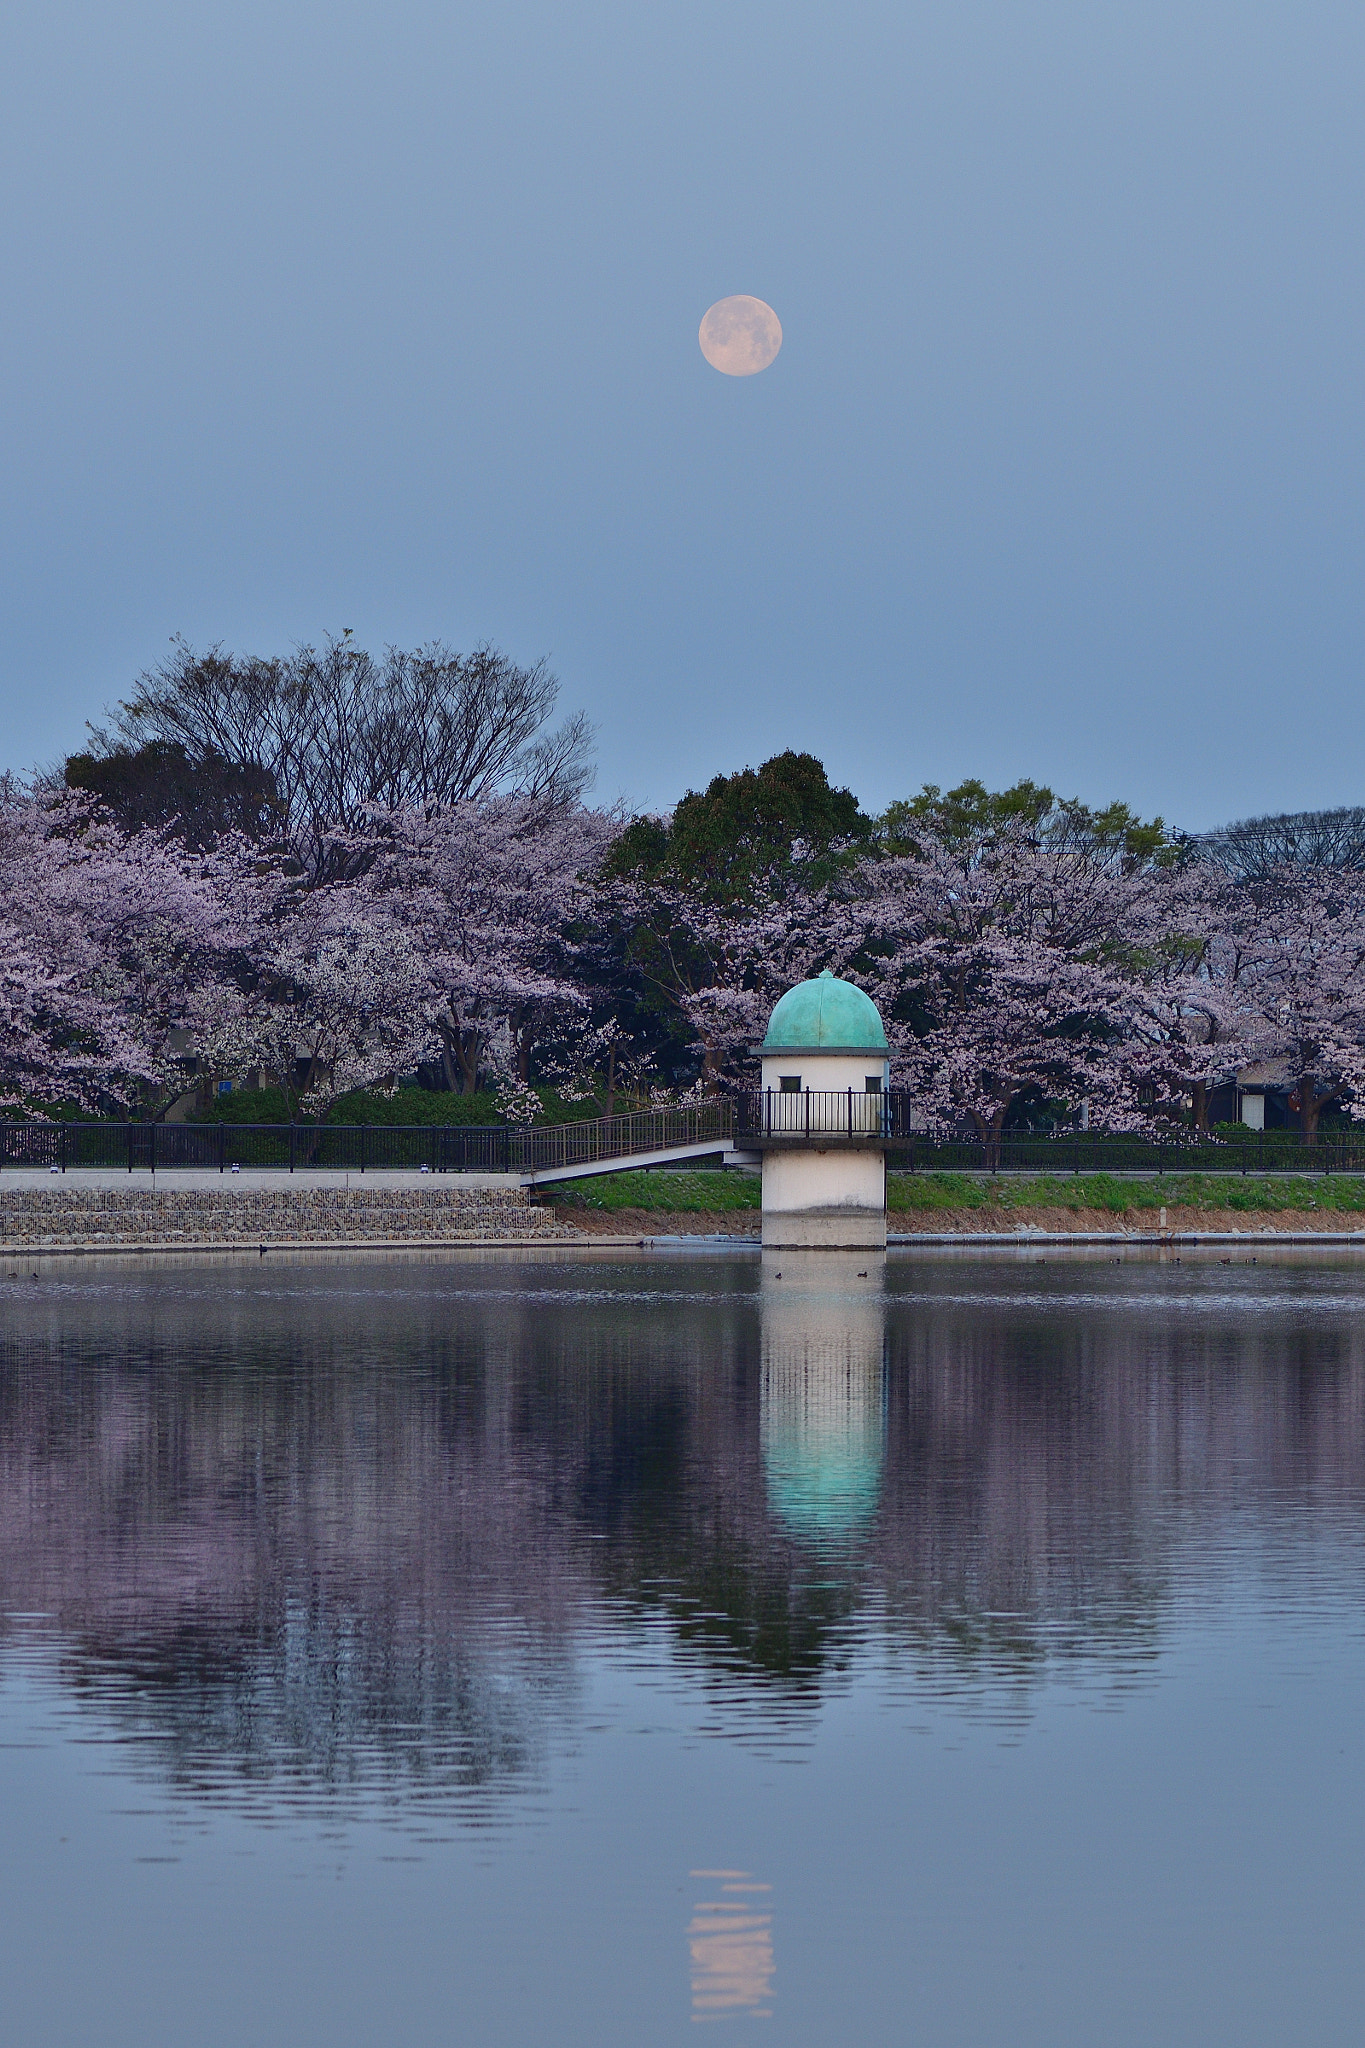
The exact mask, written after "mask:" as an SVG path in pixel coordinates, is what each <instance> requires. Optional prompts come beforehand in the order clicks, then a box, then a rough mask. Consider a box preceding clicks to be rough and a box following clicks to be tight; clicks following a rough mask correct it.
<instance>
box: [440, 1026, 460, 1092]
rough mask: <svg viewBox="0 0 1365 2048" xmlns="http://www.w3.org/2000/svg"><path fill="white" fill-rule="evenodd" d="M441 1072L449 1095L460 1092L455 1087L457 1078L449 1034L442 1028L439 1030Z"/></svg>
mask: <svg viewBox="0 0 1365 2048" xmlns="http://www.w3.org/2000/svg"><path fill="white" fill-rule="evenodd" d="M441 1072H442V1074H443V1075H444V1076H445V1084H446V1087H447V1088H448V1089H449V1090H450V1093H451V1094H452V1095H458V1094H459V1092H460V1090H459V1088H458V1087H457V1086H456V1081H457V1078H458V1077H457V1074H456V1069H455V1060H454V1057H453V1055H452V1053H451V1050H450V1034H449V1032H448V1031H446V1030H445V1028H444V1026H443V1027H442V1030H441Z"/></svg>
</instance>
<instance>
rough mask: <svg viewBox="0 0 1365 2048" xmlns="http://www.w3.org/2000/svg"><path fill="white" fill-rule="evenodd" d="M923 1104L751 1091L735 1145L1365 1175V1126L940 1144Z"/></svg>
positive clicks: (952, 1160) (890, 1092) (1026, 1162)
mask: <svg viewBox="0 0 1365 2048" xmlns="http://www.w3.org/2000/svg"><path fill="white" fill-rule="evenodd" d="M921 1117H922V1112H921V1110H920V1107H919V1098H918V1097H917V1096H916V1095H915V1094H914V1093H913V1091H912V1090H910V1089H906V1088H889V1089H885V1090H883V1091H882V1092H881V1093H876V1092H874V1093H871V1094H867V1093H864V1092H863V1091H861V1090H859V1089H856V1088H847V1089H826V1090H820V1089H803V1090H801V1091H799V1092H798V1091H796V1090H793V1091H792V1092H791V1093H787V1092H786V1091H784V1090H777V1089H757V1088H756V1089H752V1090H750V1091H749V1092H747V1093H746V1094H743V1095H740V1096H739V1097H737V1098H736V1105H735V1140H736V1143H738V1144H740V1145H744V1144H745V1143H750V1144H753V1145H754V1146H756V1147H758V1148H759V1149H765V1148H766V1147H769V1146H774V1147H793V1148H795V1147H799V1146H800V1145H801V1144H802V1143H803V1142H804V1141H805V1140H806V1139H810V1140H812V1141H813V1142H816V1143H822V1144H826V1145H828V1144H837V1143H838V1142H840V1141H841V1140H842V1141H844V1142H852V1143H854V1144H857V1143H858V1142H860V1141H862V1142H867V1143H873V1144H875V1143H877V1142H878V1141H880V1143H881V1144H882V1145H883V1146H884V1147H885V1150H886V1158H887V1164H888V1165H889V1166H890V1167H892V1168H893V1169H894V1170H896V1171H898V1172H903V1173H904V1172H909V1173H915V1172H937V1173H953V1172H958V1173H969V1172H975V1173H982V1172H985V1173H1188V1172H1206V1173H1245V1174H1252V1173H1365V1124H1362V1125H1361V1126H1360V1128H1359V1129H1358V1130H1354V1129H1346V1130H1343V1129H1341V1128H1340V1126H1338V1127H1337V1128H1335V1129H1333V1130H1330V1131H1325V1132H1322V1133H1321V1134H1320V1135H1319V1136H1318V1137H1316V1138H1311V1139H1310V1138H1307V1137H1305V1136H1304V1134H1303V1132H1302V1131H1253V1130H1250V1129H1246V1130H1238V1131H1236V1132H1235V1133H1234V1134H1226V1133H1221V1132H1220V1133H1217V1134H1212V1135H1209V1134H1204V1133H1201V1132H1198V1131H1194V1130H1181V1129H1172V1130H1170V1131H1166V1132H1161V1133H1158V1134H1151V1135H1146V1136H1133V1135H1125V1134H1121V1133H1114V1132H1109V1131H1057V1132H1030V1131H1019V1132H1008V1133H1006V1134H1005V1135H1004V1136H1002V1137H999V1138H995V1139H983V1138H976V1137H954V1138H943V1137H936V1136H932V1135H931V1134H930V1133H929V1132H927V1131H925V1130H923V1129H922V1128H918V1126H919V1125H920V1122H921Z"/></svg>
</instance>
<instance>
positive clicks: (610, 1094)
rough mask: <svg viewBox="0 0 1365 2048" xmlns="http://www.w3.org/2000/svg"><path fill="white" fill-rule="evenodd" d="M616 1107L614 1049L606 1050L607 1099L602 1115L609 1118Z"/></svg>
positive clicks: (609, 1047)
mask: <svg viewBox="0 0 1365 2048" xmlns="http://www.w3.org/2000/svg"><path fill="white" fill-rule="evenodd" d="M615 1106H616V1047H615V1046H614V1045H612V1046H608V1048H607V1099H606V1103H605V1104H604V1107H603V1114H604V1115H605V1116H610V1115H611V1113H612V1111H613V1109H614V1108H615Z"/></svg>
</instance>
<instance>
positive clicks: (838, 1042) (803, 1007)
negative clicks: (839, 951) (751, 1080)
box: [762, 968, 887, 1053]
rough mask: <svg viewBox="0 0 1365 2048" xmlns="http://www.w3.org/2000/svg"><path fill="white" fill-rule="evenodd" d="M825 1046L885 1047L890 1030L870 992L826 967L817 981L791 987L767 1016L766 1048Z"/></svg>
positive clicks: (848, 1048)
mask: <svg viewBox="0 0 1365 2048" xmlns="http://www.w3.org/2000/svg"><path fill="white" fill-rule="evenodd" d="M802 1047H810V1048H811V1050H812V1051H818V1050H819V1049H821V1048H822V1047H823V1048H825V1049H827V1050H830V1051H833V1050H834V1049H835V1048H836V1047H837V1048H838V1049H839V1050H840V1051H842V1052H864V1051H866V1052H881V1053H884V1052H885V1051H886V1049H887V1046H886V1033H885V1031H884V1030H883V1029H882V1020H881V1018H880V1016H879V1015H878V1014H877V1005H876V1004H875V1003H874V1002H873V1000H872V998H871V996H865V995H864V994H863V992H862V990H861V989H860V988H855V987H854V986H853V983H852V982H851V981H840V980H839V979H838V977H837V976H836V975H833V974H831V973H830V971H829V969H828V968H826V969H825V971H824V973H823V974H817V975H816V977H815V979H814V981H799V982H798V983H797V984H796V987H795V988H789V989H788V990H787V993H786V994H785V995H784V996H783V998H782V1000H781V1002H780V1003H779V1004H778V1005H777V1008H776V1009H775V1010H774V1011H773V1013H772V1016H771V1017H770V1018H769V1019H768V1035H767V1037H766V1038H765V1039H764V1041H763V1046H762V1050H763V1051H764V1052H795V1051H797V1050H798V1048H802Z"/></svg>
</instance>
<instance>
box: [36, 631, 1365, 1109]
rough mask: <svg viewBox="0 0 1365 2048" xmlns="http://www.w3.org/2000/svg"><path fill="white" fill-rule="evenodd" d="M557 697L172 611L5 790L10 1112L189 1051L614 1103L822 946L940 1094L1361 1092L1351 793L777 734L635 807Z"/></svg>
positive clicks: (736, 1053)
mask: <svg viewBox="0 0 1365 2048" xmlns="http://www.w3.org/2000/svg"><path fill="white" fill-rule="evenodd" d="M557 696H558V689H557V685H556V682H555V679H554V677H553V676H552V675H551V674H550V673H549V671H548V670H547V669H546V668H545V667H544V666H543V665H542V666H538V667H534V668H530V669H527V668H522V667H519V666H518V665H516V664H515V663H513V662H511V661H509V660H508V659H507V657H506V656H504V655H502V654H501V653H499V652H498V651H497V650H496V649H493V648H487V647H485V648H481V649H477V650H475V652H474V653H473V654H472V655H460V654H456V653H454V652H453V651H451V650H450V649H448V648H445V647H442V646H439V645H433V646H429V647H426V648H421V649H418V650H416V651H414V652H410V653H409V652H404V651H401V650H396V649H394V650H390V651H389V652H388V653H387V654H386V655H385V656H384V658H383V659H382V660H375V659H373V658H372V657H371V656H370V655H369V654H367V653H366V652H365V651H364V650H363V649H360V648H358V647H357V646H356V645H355V644H354V642H353V640H352V639H351V638H350V636H349V635H346V636H343V637H342V639H340V640H337V641H331V642H328V643H326V644H325V645H324V646H323V647H322V648H321V649H320V650H318V649H311V648H305V649H302V650H300V651H299V652H297V653H296V654H294V655H292V656H290V657H288V658H285V659H276V660H269V661H264V660H250V659H246V660H244V659H240V658H236V657H233V656H231V655H228V654H225V653H224V652H222V651H221V650H218V649H214V650H210V652H209V653H207V654H196V653H195V652H194V651H193V650H192V649H190V648H189V647H187V646H185V645H183V644H182V643H176V645H175V646H174V648H173V650H172V655H171V658H170V659H169V660H168V662H167V663H166V664H165V665H163V667H162V668H160V669H158V670H157V671H155V672H154V673H152V674H150V675H147V676H145V677H143V678H142V680H141V682H140V683H139V685H138V687H137V689H136V691H135V692H134V693H133V695H132V697H131V698H130V699H129V700H128V701H127V702H126V703H124V704H121V705H120V706H118V707H117V709H116V711H115V712H114V714H113V715H112V716H111V718H110V719H109V721H108V723H107V725H106V726H105V727H104V728H102V729H100V730H98V731H95V732H94V733H93V734H92V737H91V742H90V744H89V746H88V747H87V748H86V749H85V750H84V751H83V752H81V753H79V754H75V755H73V756H71V757H70V758H69V759H68V760H67V761H66V762H65V763H64V765H63V767H62V769H61V770H60V771H59V772H57V773H54V774H52V775H49V776H46V777H40V778H38V779H37V780H36V781H35V782H34V783H33V784H31V785H26V786H23V787H20V786H18V785H15V784H11V785H10V786H8V787H7V788H6V790H5V791H4V795H3V802H0V946H2V947H3V967H2V970H0V971H2V973H3V989H2V1000H3V1005H4V1021H5V1030H4V1033H3V1046H2V1047H0V1090H2V1091H3V1096H4V1101H5V1104H6V1105H7V1106H8V1108H9V1111H10V1113H11V1114H14V1113H30V1114H31V1113H46V1112H50V1111H52V1110H54V1109H58V1108H59V1107H60V1106H62V1105H67V1106H71V1107H73V1108H82V1109H85V1110H87V1111H96V1112H103V1113H121V1114H138V1115H151V1116H155V1115H160V1114H164V1113H165V1112H166V1110H167V1108H168V1107H169V1106H170V1104H171V1103H172V1102H174V1101H175V1100H176V1099H177V1098H183V1096H184V1094H185V1092H186V1089H187V1086H188V1084H189V1078H190V1075H191V1073H193V1076H194V1081H195V1085H196V1086H197V1087H199V1088H200V1089H201V1090H204V1091H206V1092H207V1091H209V1090H212V1089H213V1088H215V1087H217V1086H218V1085H220V1084H222V1083H224V1082H229V1083H234V1084H236V1085H239V1086H240V1085H241V1084H242V1083H243V1082H244V1081H248V1080H251V1081H257V1082H259V1081H263V1080H268V1081H269V1082H271V1083H272V1084H273V1085H274V1086H276V1087H277V1088H279V1089H281V1090H283V1091H284V1095H285V1098H286V1103H287V1108H288V1112H289V1114H291V1115H293V1116H310V1117H311V1116H316V1115H320V1114H325V1113H326V1111H327V1108H328V1106H329V1104H330V1103H331V1102H332V1101H334V1100H335V1099H336V1098H337V1097H338V1096H340V1095H342V1094H344V1093H347V1092H348V1091H351V1090H353V1089H357V1088H381V1089H392V1088H394V1087H396V1086H397V1085H399V1083H401V1082H402V1081H404V1080H405V1079H410V1078H412V1077H414V1076H420V1077H421V1078H422V1080H423V1081H424V1082H425V1083H426V1084H427V1085H428V1086H436V1087H443V1088H446V1089H450V1090H455V1091H458V1092H460V1093H462V1094H464V1095H466V1096H468V1095H472V1094H473V1093H474V1092H475V1091H478V1090H483V1089H489V1088H491V1089H492V1090H494V1091H495V1093H496V1095H497V1100H498V1105H499V1110H500V1113H501V1114H503V1115H506V1116H508V1117H511V1118H513V1119H524V1118H529V1117H533V1116H535V1115H538V1114H539V1113H540V1112H541V1103H542V1097H543V1090H544V1089H545V1087H546V1086H552V1087H554V1088H556V1089H557V1090H558V1091H559V1093H560V1096H561V1099H563V1098H567V1099H568V1100H569V1101H570V1102H574V1101H581V1102H582V1103H584V1104H585V1105H586V1104H589V1103H591V1104H594V1105H595V1106H597V1107H600V1108H603V1109H606V1110H610V1109H611V1108H612V1107H613V1106H614V1105H615V1104H616V1103H617V1102H618V1101H619V1100H620V1099H621V1097H622V1095H623V1094H628V1095H630V1096H631V1097H632V1098H633V1099H636V1100H639V1099H643V1098H647V1097H649V1096H650V1095H651V1094H655V1093H660V1092H662V1093H664V1094H667V1095H670V1096H676V1095H677V1094H678V1093H680V1092H685V1091H687V1090H691V1089H707V1090H712V1089H724V1088H728V1087H733V1086H735V1085H742V1084H752V1081H753V1078H754V1062H753V1058H752V1050H753V1047H754V1045H755V1044H756V1042H757V1041H758V1040H759V1039H760V1038H761V1037H762V1033H763V1029H764V1026H765V1024H766V1019H767V1015H768V1012H769V1010H770V1009H771V1006H772V1004H773V1003H774V1002H775V1001H776V999H777V997H778V996H779V995H780V994H781V993H782V992H783V990H784V989H785V988H787V987H789V986H790V985H791V983H792V982H793V981H795V980H798V979H800V978H802V977H803V976H805V975H808V974H812V973H816V972H818V971H819V970H820V969H821V968H823V967H830V968H832V969H833V970H834V971H835V972H836V973H840V974H844V975H847V976H848V977H849V978H850V979H852V980H854V981H857V982H859V983H860V984H861V985H862V986H863V987H865V988H866V989H867V990H868V992H869V993H870V994H871V995H872V996H873V998H874V1000H875V1001H876V1002H877V1003H878V1005H879V1007H880V1009H881V1011H882V1014H883V1016H884V1017H885V1019H886V1022H887V1027H888V1032H889V1035H890V1037H891V1040H892V1046H893V1070H894V1071H893V1079H894V1080H895V1081H896V1082H897V1083H898V1084H900V1085H903V1086H907V1087H911V1088H913V1089H914V1090H915V1091H916V1093H917V1096H918V1098H919V1102H920V1105H921V1108H922V1111H923V1114H924V1117H925V1119H926V1121H927V1122H928V1123H929V1124H930V1125H931V1126H932V1127H933V1128H936V1129H939V1130H952V1129H961V1128H968V1129H972V1130H974V1131H975V1132H976V1133H977V1134H979V1135H981V1136H984V1137H987V1138H989V1137H992V1136H996V1135H998V1134H999V1133H1000V1131H1001V1130H1002V1129H1003V1128H1005V1127H1006V1126H1007V1125H1008V1124H1010V1123H1013V1122H1017V1121H1019V1120H1020V1119H1028V1120H1032V1121H1034V1122H1036V1123H1041V1124H1048V1123H1051V1124H1054V1125H1056V1124H1059V1123H1061V1124H1067V1123H1071V1122H1075V1121H1082V1120H1083V1121H1087V1122H1088V1123H1089V1124H1091V1125H1092V1126H1104V1127H1108V1128H1111V1129H1130V1130H1136V1129H1143V1128H1150V1127H1152V1126H1153V1125H1155V1124H1159V1123H1161V1122H1163V1121H1164V1122H1169V1121H1171V1120H1178V1121H1183V1122H1187V1123H1188V1122H1193V1123H1194V1124H1196V1125H1206V1124H1207V1122H1208V1116H1209V1105H1210V1098H1211V1095H1212V1093H1213V1091H1214V1090H1215V1089H1216V1088H1217V1087H1218V1086H1219V1085H1220V1084H1221V1083H1223V1082H1224V1081H1226V1079H1227V1078H1228V1077H1229V1076H1230V1075H1232V1074H1234V1073H1235V1072H1237V1071H1238V1070H1239V1069H1240V1068H1244V1067H1245V1066H1246V1065H1247V1063H1248V1062H1251V1061H1257V1062H1262V1063H1265V1070H1266V1071H1270V1070H1271V1069H1273V1070H1274V1071H1275V1072H1282V1073H1283V1074H1284V1075H1285V1077H1286V1085H1287V1086H1292V1089H1293V1094H1292V1097H1291V1100H1292V1102H1293V1105H1294V1108H1295V1110H1296V1112H1297V1114H1298V1115H1299V1118H1300V1120H1301V1122H1302V1123H1303V1126H1304V1128H1305V1129H1306V1130H1308V1131H1309V1132H1310V1133H1311V1132H1314V1131H1315V1130H1316V1129H1317V1126H1318V1123H1319V1120H1320V1118H1321V1117H1322V1116H1323V1115H1324V1113H1336V1112H1338V1111H1341V1112H1344V1113H1352V1114H1354V1113H1356V1112H1357V1109H1358V1108H1360V1109H1365V971H1363V970H1365V812H1361V811H1358V810H1349V811H1337V812H1330V813H1317V814H1307V815H1301V816H1294V817H1283V818H1276V819H1260V820H1251V821H1247V822H1245V823H1242V824H1239V825H1235V826H1231V827H1228V828H1226V829H1225V830H1224V831H1222V832H1220V833H1215V834H1208V835H1205V836H1203V837H1190V836H1187V835H1182V834H1179V833H1177V832H1174V831H1172V830H1170V829H1169V828H1168V827H1167V826H1166V825H1165V824H1164V823H1163V822H1162V821H1161V820H1160V819H1154V820H1150V821H1146V820H1143V819H1141V818H1139V817H1138V816H1136V815H1135V814H1134V813H1133V812H1132V811H1131V810H1130V809H1129V808H1128V807H1127V806H1125V805H1123V804H1121V803H1115V804H1112V805H1110V806H1109V807H1107V808H1105V809H1098V810H1096V809H1092V808H1090V807H1088V806H1086V805H1084V804H1081V803H1080V802H1078V801H1074V800H1063V799H1060V798H1058V797H1057V796H1056V795H1055V793H1054V792H1053V791H1051V790H1049V789H1047V788H1044V787H1041V786H1039V785H1036V784H1034V783H1032V782H1021V783H1019V784H1017V785H1016V786H1015V787H1014V788H1012V789H1009V790H1005V791H1000V792H991V791H988V790H987V789H985V788H984V787H983V786H982V785H981V784H980V783H977V782H968V783H964V784H963V785H962V786H961V787H959V788H957V789H954V790H950V791H947V792H943V791H941V790H940V789H938V788H935V787H933V786H926V787H925V788H923V789H922V790H921V791H920V792H919V794H918V795H915V796H911V797H907V798H906V799H905V800H904V801H901V802H898V803H895V804H893V805H891V806H890V807H889V809H888V810H887V811H885V812H884V813H883V814H881V815H879V816H872V815H869V814H868V813H866V812H864V811H863V809H862V808H861V807H860V805H859V804H858V802H857V800H856V799H855V797H854V796H853V795H852V794H851V793H850V792H849V791H848V790H843V789H837V788H834V787H832V786H831V784H830V782H829V780H828V777H827V775H826V773H825V770H824V768H823V767H822V765H821V763H820V762H819V761H818V760H816V759H814V758H813V757H812V756H810V755H807V754H796V753H790V752H789V753H784V754H779V755H777V756H775V757H774V758H773V759H772V760H770V761H767V762H765V763H764V764H763V765H762V766H761V767H760V768H758V769H744V770H743V771H742V772H740V773H737V774H730V775H719V776H717V777H716V778H715V780H714V781H713V782H711V783H710V784H709V786H708V787H707V788H706V789H705V790H704V791H692V792H688V793H687V794H686V795H684V796H683V798H682V799H681V801H680V802H679V803H678V805H677V806H676V808H675V809H674V810H673V811H672V813H671V814H669V815H667V816H644V817H639V816H637V817H631V816H627V815H622V814H620V813H618V812H616V811H613V810H604V809H601V808H594V807H593V806H592V805H591V804H590V803H589V802H588V801H587V796H586V792H587V789H588V787H589V782H590V775H591V738H592V736H591V732H590V729H589V728H588V726H587V724H586V722H585V721H584V720H583V719H582V718H581V717H579V718H572V717H571V718H569V719H567V720H565V721H563V722H562V723H560V724H558V725H553V724H552V720H553V717H554V713H555V709H556V702H557Z"/></svg>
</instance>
